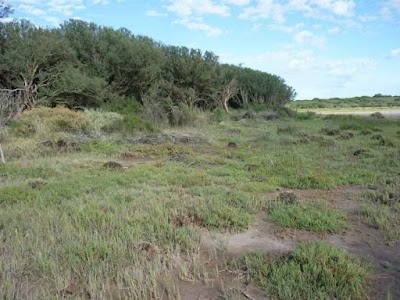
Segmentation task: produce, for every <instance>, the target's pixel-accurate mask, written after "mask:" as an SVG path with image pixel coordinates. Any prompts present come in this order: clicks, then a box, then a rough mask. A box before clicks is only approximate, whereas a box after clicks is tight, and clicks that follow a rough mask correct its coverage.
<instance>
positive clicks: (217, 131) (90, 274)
mask: <svg viewBox="0 0 400 300" xmlns="http://www.w3.org/2000/svg"><path fill="white" fill-rule="evenodd" d="M244 113H245V112H238V114H241V115H243V114H244ZM218 114H219V113H218V112H216V113H215V116H214V118H216V119H219V118H220V116H219V115H218ZM273 115H274V117H273V118H270V113H269V112H268V113H261V112H260V113H257V114H256V117H254V118H251V119H250V118H249V119H245V121H242V118H240V120H239V121H235V120H233V119H230V118H229V116H226V115H223V120H222V122H220V121H219V122H216V121H215V122H210V123H209V124H207V125H203V126H202V127H200V128H190V130H189V129H185V132H186V133H187V130H189V133H193V135H194V136H196V135H198V134H203V135H204V136H206V137H207V138H206V141H201V142H199V143H194V144H192V143H187V144H182V143H181V144H179V143H173V142H172V141H168V142H165V143H162V142H161V143H160V144H157V145H148V144H136V143H133V142H132V141H135V140H136V138H137V136H129V137H128V138H126V137H125V135H126V134H127V133H126V132H125V133H123V134H121V135H120V134H119V133H118V131H117V130H116V131H112V133H110V135H109V134H107V130H106V129H104V128H103V127H104V126H103V123H104V122H105V123H107V124H108V120H109V118H108V117H111V119H113V118H114V116H108V117H107V116H102V115H101V112H96V113H94V114H93V115H91V116H89V119H91V118H94V119H97V120H98V122H99V123H98V124H94V125H93V124H92V125H93V126H91V124H88V125H87V126H85V128H84V130H86V131H81V132H77V130H78V129H76V130H73V131H70V130H66V129H65V128H64V127H63V126H61V127H62V128H61V129H60V126H59V125H60V123H57V124H58V125H57V126H56V127H57V130H58V131H57V132H53V131H51V127H48V128H47V129H46V130H47V131H46V136H45V135H44V132H45V131H40V130H42V129H41V127H40V126H37V128H35V130H36V131H35V132H30V131H29V132H22V131H23V130H22V129H24V127H21V128H20V129H21V130H22V131H21V130H20V131H18V132H17V131H13V130H9V131H8V132H7V133H6V134H5V139H4V142H2V146H3V150H4V152H5V155H6V159H7V164H6V165H0V253H1V254H0V274H1V275H0V294H1V296H3V298H5V299H12V298H13V297H14V296H15V295H17V296H18V298H21V299H24V298H36V299H57V297H58V298H60V297H61V296H60V295H59V293H57V292H60V291H62V290H63V289H65V288H66V287H67V286H68V285H70V284H71V282H75V283H79V284H78V285H79V287H80V288H81V289H82V290H84V291H87V292H88V293H89V294H90V295H91V297H92V298H110V299H111V298H112V297H108V296H104V295H109V294H110V293H112V291H113V289H114V290H115V289H117V291H118V292H119V293H120V294H121V297H122V298H124V297H125V298H129V299H148V298H156V297H161V296H160V293H161V291H160V290H159V289H158V287H159V284H160V278H170V279H171V282H169V283H168V284H166V286H167V288H168V289H170V290H169V292H171V294H173V295H176V293H177V290H178V287H177V286H176V285H175V284H173V281H174V279H176V278H183V279H185V280H199V279H202V280H204V279H205V278H206V277H207V276H208V275H207V274H208V272H209V270H207V269H206V264H204V260H206V261H208V260H210V261H212V260H213V259H214V258H215V257H214V256H215V252H213V251H210V252H207V251H205V250H204V248H202V244H201V236H202V234H203V233H204V231H211V232H214V231H218V232H220V233H227V232H239V231H243V230H246V229H247V228H249V227H250V226H251V224H252V223H253V222H254V221H255V219H256V215H257V214H258V213H260V212H265V210H266V209H267V208H271V210H270V211H269V215H268V218H273V217H275V219H276V222H284V223H281V225H282V226H293V227H295V228H303V229H306V230H312V231H316V232H341V231H343V230H344V229H345V228H346V226H347V224H346V215H345V214H343V213H341V212H339V211H337V210H332V209H330V208H328V207H327V206H325V205H323V204H318V205H314V204H312V203H309V204H295V205H292V206H285V205H281V206H276V207H270V206H269V203H268V202H267V200H265V199H266V197H265V193H269V192H275V191H276V190H277V189H279V188H282V187H285V188H292V189H295V188H297V189H322V190H329V189H334V188H336V187H340V186H343V185H358V186H365V187H369V188H371V187H376V188H375V189H368V191H369V192H370V193H369V194H365V195H364V196H363V197H364V198H365V199H366V200H368V201H371V200H374V201H376V202H379V203H382V205H385V207H386V206H388V207H389V206H390V211H391V212H394V211H395V209H396V208H395V207H397V206H396V205H397V202H396V199H397V193H396V191H397V187H398V182H399V179H400V177H399V173H398V172H399V171H398V170H399V168H400V152H399V151H398V149H399V143H400V142H399V138H398V134H397V132H398V131H399V128H400V126H399V124H400V123H399V122H398V121H396V120H388V119H383V120H381V119H376V118H361V117H351V118H350V117H340V116H339V117H337V116H336V117H326V118H322V117H319V116H315V115H313V114H310V115H307V116H306V115H305V116H301V117H299V115H296V116H293V117H290V118H289V117H288V116H284V115H283V113H279V114H278V113H276V112H274V113H273ZM275 116H276V118H275ZM103 117H104V120H103ZM106 117H107V118H106ZM210 119H212V118H211V116H210ZM100 121H102V122H103V121H104V122H103V123H102V122H100ZM71 122H72V119H71ZM110 122H111V121H110ZM39 123H40V122H39ZM39 123H37V124H36V123H34V124H36V125H38V124H39ZM105 123H104V124H105ZM107 124H106V125H107ZM17 125H18V124H14V126H17ZM39 125H40V124H39ZM113 126H114V125H113ZM17 127H18V126H17ZM106 127H107V126H106ZM29 128H30V127H29ZM29 128H28V129H29ZM321 128H334V129H338V131H339V132H338V134H337V135H326V133H325V132H321ZM54 130H55V129H54ZM60 130H62V132H59V131H60ZM90 130H93V132H92V133H91V132H90ZM176 130H177V129H175V131H176ZM181 130H183V129H181ZM168 132H169V131H168V130H166V133H168ZM348 132H351V133H352V134H353V136H352V137H351V138H349V139H343V138H342V137H341V136H342V135H343V134H347V133H348ZM47 134H49V135H48V136H47ZM374 134H380V135H381V136H382V137H383V138H384V139H387V140H390V141H391V142H392V143H393V146H388V145H382V144H381V143H380V142H379V140H377V139H372V138H371V137H372V136H373V135H374ZM21 135H24V136H23V137H20V136H21ZM93 135H94V136H95V137H93ZM99 135H101V137H99ZM59 138H62V139H65V140H66V141H69V142H71V143H72V142H73V143H76V144H77V145H78V146H79V147H77V148H76V149H74V151H66V152H62V151H59V149H56V148H52V147H49V146H44V145H43V144H42V142H43V141H46V140H48V139H51V140H52V141H53V140H54V141H56V140H57V139H59ZM229 142H235V143H237V144H238V148H235V149H232V148H228V147H227V144H228V143H229ZM358 149H365V150H366V151H365V152H364V153H362V154H361V155H359V156H355V155H354V152H355V151H356V150H358ZM124 153H125V154H129V155H128V159H126V160H124V158H123V156H121V154H124ZM175 156H184V157H185V159H184V160H183V161H175V160H174V159H173V158H174V157H175ZM141 158H146V159H148V161H144V160H142V161H140V160H139V161H137V160H138V159H141ZM107 161H120V162H121V163H124V166H126V168H123V169H119V170H110V169H106V168H104V167H103V164H104V163H105V162H107ZM249 165H253V166H255V167H254V168H249ZM396 213H397V211H396ZM271 220H272V219H271ZM371 220H372V217H371ZM389 227H390V226H389ZM386 231H387V234H388V236H389V235H390V237H391V239H392V240H393V241H395V240H396V239H397V240H398V237H399V232H398V231H396V230H395V228H394V227H391V229H388V230H385V232H386ZM146 243H147V244H149V245H151V247H150V249H153V250H154V251H149V250H146V249H144V248H143V244H146ZM153 252H154V253H153ZM205 253H206V254H205ZM204 255H206V256H210V257H209V258H208V257H206V258H204ZM188 258H190V259H188ZM38 282H40V284H39V285H38ZM322 285H323V284H322ZM116 287H118V288H116ZM72 297H73V296H72ZM338 298H340V297H338Z"/></svg>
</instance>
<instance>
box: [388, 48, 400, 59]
mask: <svg viewBox="0 0 400 300" xmlns="http://www.w3.org/2000/svg"><path fill="white" fill-rule="evenodd" d="M386 57H387V58H394V57H400V48H398V49H392V50H390V53H389V54H388V55H386Z"/></svg>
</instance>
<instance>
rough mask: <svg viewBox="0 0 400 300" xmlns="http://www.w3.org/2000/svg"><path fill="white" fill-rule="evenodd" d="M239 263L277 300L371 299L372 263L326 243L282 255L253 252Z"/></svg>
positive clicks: (315, 244)
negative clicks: (369, 264) (367, 263)
mask: <svg viewBox="0 0 400 300" xmlns="http://www.w3.org/2000/svg"><path fill="white" fill-rule="evenodd" d="M238 265H239V266H241V267H242V268H243V269H244V270H246V272H247V274H248V275H249V276H250V278H252V279H254V280H255V281H256V282H257V284H258V285H259V286H260V287H262V288H263V289H264V290H265V291H266V292H268V294H269V295H271V296H273V298H276V299H366V298H368V278H369V275H370V273H369V272H370V271H369V267H368V265H366V263H364V262H362V261H361V260H360V259H358V258H357V257H355V256H353V255H352V254H349V253H348V252H346V251H345V250H341V249H338V248H336V247H334V246H332V245H329V244H326V243H306V244H302V245H300V246H298V247H297V248H296V249H295V250H294V252H293V253H290V254H289V255H283V256H281V257H279V256H276V255H273V254H261V253H252V254H248V255H246V256H245V257H244V258H243V259H242V260H241V261H240V263H239V264H238Z"/></svg>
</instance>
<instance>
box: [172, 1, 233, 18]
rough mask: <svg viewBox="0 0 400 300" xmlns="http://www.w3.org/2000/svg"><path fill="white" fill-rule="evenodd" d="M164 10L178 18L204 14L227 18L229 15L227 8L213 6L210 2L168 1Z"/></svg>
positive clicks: (224, 6) (218, 5) (219, 5)
mask: <svg viewBox="0 0 400 300" xmlns="http://www.w3.org/2000/svg"><path fill="white" fill-rule="evenodd" d="M165 8H166V9H167V10H168V11H170V12H172V13H175V14H177V15H178V16H180V17H189V16H192V15H197V16H199V15H200V16H201V15H205V14H214V15H219V16H229V14H230V12H229V7H228V6H226V5H223V4H214V2H213V1H211V0H169V4H168V5H166V6H165Z"/></svg>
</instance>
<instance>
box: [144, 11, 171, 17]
mask: <svg viewBox="0 0 400 300" xmlns="http://www.w3.org/2000/svg"><path fill="white" fill-rule="evenodd" d="M166 15H167V14H165V13H162V12H159V11H157V10H153V9H152V10H148V11H146V16H149V17H165V16H166Z"/></svg>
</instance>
